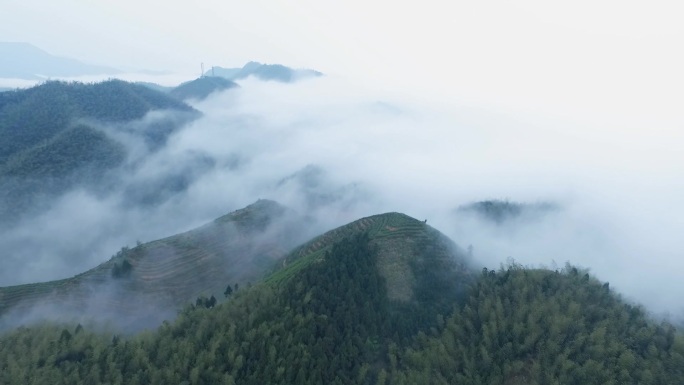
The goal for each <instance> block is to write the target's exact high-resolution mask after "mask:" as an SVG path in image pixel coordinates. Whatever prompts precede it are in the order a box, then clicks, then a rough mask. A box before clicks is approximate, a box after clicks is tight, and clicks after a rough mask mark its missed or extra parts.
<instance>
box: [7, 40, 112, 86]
mask: <svg viewBox="0 0 684 385" xmlns="http://www.w3.org/2000/svg"><path fill="white" fill-rule="evenodd" d="M119 72H120V71H119V70H116V69H114V68H111V67H105V66H98V65H92V64H86V63H83V62H80V61H78V60H74V59H70V58H65V57H60V56H54V55H51V54H49V53H47V52H45V51H43V50H41V49H40V48H38V47H35V46H33V45H31V44H28V43H11V42H0V78H15V79H28V80H36V79H45V78H50V77H71V76H83V75H102V74H116V73H119Z"/></svg>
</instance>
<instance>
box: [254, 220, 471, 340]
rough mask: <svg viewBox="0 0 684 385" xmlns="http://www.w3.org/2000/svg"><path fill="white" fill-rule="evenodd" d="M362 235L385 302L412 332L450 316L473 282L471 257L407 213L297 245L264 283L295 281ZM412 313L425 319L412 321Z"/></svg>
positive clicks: (360, 222)
mask: <svg viewBox="0 0 684 385" xmlns="http://www.w3.org/2000/svg"><path fill="white" fill-rule="evenodd" d="M359 234H367V235H368V237H369V242H370V245H371V247H374V248H376V249H377V255H376V257H377V268H378V271H379V274H380V275H381V276H382V278H383V279H384V280H385V283H386V289H387V297H388V299H389V300H390V301H391V302H392V304H393V307H392V308H393V309H394V310H396V311H397V312H399V313H403V315H402V317H407V318H406V321H407V322H406V323H407V324H411V325H412V326H411V327H414V328H415V327H417V326H426V325H429V324H431V323H432V322H434V321H435V319H436V318H435V317H436V315H437V314H440V313H441V314H446V313H448V312H449V311H450V309H451V307H452V306H453V304H454V302H455V299H456V298H457V297H458V296H459V295H460V294H462V293H463V292H464V291H465V290H466V288H467V285H468V284H469V283H470V281H471V279H472V276H473V274H472V270H471V267H470V266H469V263H470V261H468V256H467V255H466V253H465V252H464V251H463V250H462V249H460V248H459V247H458V246H457V245H456V244H454V243H453V242H452V241H451V240H450V239H449V238H447V237H446V236H444V235H443V234H441V233H440V232H439V231H437V230H435V229H433V228H432V227H430V226H428V225H427V224H425V223H424V222H422V221H419V220H416V219H414V218H411V217H409V216H407V215H405V214H400V213H388V214H381V215H375V216H371V217H366V218H362V219H359V220H357V221H355V222H352V223H350V224H348V225H346V226H342V227H339V228H337V229H335V230H332V231H329V232H327V233H325V234H323V235H321V236H319V237H316V238H314V239H313V240H311V241H309V242H307V243H306V244H304V245H302V246H299V247H298V248H297V249H295V250H294V251H293V252H291V253H290V254H288V256H287V257H286V258H285V259H284V260H283V261H282V265H281V266H282V267H283V268H282V269H281V270H279V271H277V272H275V273H274V274H273V275H271V276H270V277H268V278H267V279H266V282H267V283H269V284H278V283H280V282H282V281H287V280H288V279H291V278H292V277H293V276H296V274H297V273H298V272H299V271H300V270H303V269H305V268H307V267H308V266H310V265H312V264H316V263H318V262H320V261H321V260H322V259H324V258H325V255H326V253H328V252H329V251H330V250H331V248H332V246H333V245H334V244H336V243H338V242H340V241H342V240H343V239H345V238H349V237H354V236H358V235H359ZM411 314H413V315H420V317H421V319H420V320H418V319H410V318H411Z"/></svg>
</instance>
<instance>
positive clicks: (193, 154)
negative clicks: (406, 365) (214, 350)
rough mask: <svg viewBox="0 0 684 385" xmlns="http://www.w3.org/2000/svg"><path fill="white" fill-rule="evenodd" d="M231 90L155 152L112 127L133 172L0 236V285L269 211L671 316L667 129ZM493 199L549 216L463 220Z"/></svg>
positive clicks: (327, 80)
mask: <svg viewBox="0 0 684 385" xmlns="http://www.w3.org/2000/svg"><path fill="white" fill-rule="evenodd" d="M240 85H241V87H240V88H236V89H230V90H227V91H224V92H221V93H217V94H214V95H212V96H210V97H209V98H207V99H205V100H203V101H201V102H193V103H192V104H193V107H194V108H196V109H197V110H199V111H200V112H201V113H202V114H203V115H202V116H201V117H200V118H198V119H196V120H194V121H191V122H189V123H186V124H185V125H184V126H183V127H182V128H181V129H180V130H178V131H177V132H175V133H173V134H172V135H171V136H170V137H169V138H168V140H167V141H166V142H165V143H164V144H163V146H161V147H160V148H157V149H154V150H151V149H150V148H149V147H148V146H145V145H144V144H141V143H140V142H139V141H136V140H135V138H132V139H131V137H129V136H126V134H125V133H121V132H123V131H125V130H119V132H120V134H119V135H118V136H116V137H115V139H117V140H119V141H120V142H121V143H123V144H124V145H125V146H126V148H127V150H128V151H127V154H128V159H127V162H126V164H125V166H122V167H121V168H119V169H117V170H116V171H114V172H115V173H117V174H116V177H115V178H114V180H115V181H116V183H114V184H112V185H111V188H108V190H107V191H101V190H98V191H94V190H93V189H88V188H79V189H76V190H73V191H70V192H68V193H66V194H64V195H63V196H61V197H60V198H59V199H58V200H57V201H55V202H54V203H53V204H52V205H51V208H50V209H49V210H48V211H45V212H43V213H41V214H39V215H36V216H33V217H29V218H24V219H23V220H22V221H21V222H19V223H17V224H16V225H15V226H13V227H12V228H11V229H8V230H7V231H5V232H4V233H3V234H1V235H0V248H2V249H3V250H4V255H5V260H6V261H8V262H7V264H6V265H4V266H6V267H4V268H3V271H2V272H0V285H2V286H6V285H14V284H21V283H29V282H35V281H44V280H51V279H58V278H65V277H69V276H72V275H75V274H78V273H80V272H82V271H84V270H87V269H89V268H92V267H94V266H96V265H98V264H99V263H102V262H104V261H106V260H108V259H109V258H110V257H111V256H112V255H113V254H115V253H116V252H117V251H118V250H119V249H120V248H121V247H122V246H124V245H129V246H132V245H134V244H135V243H136V241H142V242H147V241H152V240H155V239H158V238H162V237H165V236H168V235H172V234H176V233H179V232H182V231H187V230H189V229H192V228H195V227H197V226H199V225H202V224H204V223H206V222H209V221H211V220H212V219H214V218H216V217H219V216H221V215H223V214H225V213H227V212H230V211H233V210H236V209H239V208H242V207H245V206H247V205H248V204H250V203H252V202H254V201H256V200H257V199H260V198H261V199H264V198H266V199H272V200H275V201H278V202H280V203H281V204H283V205H285V206H287V207H290V208H292V209H294V210H296V211H297V212H299V213H301V214H303V215H308V216H310V217H309V218H310V219H311V225H310V226H311V227H310V228H309V227H307V228H303V229H302V231H303V232H305V233H307V234H311V235H313V234H317V233H321V232H323V231H326V230H329V229H331V228H333V227H335V226H338V225H342V224H345V223H347V222H350V221H352V220H355V219H358V218H359V217H362V216H367V215H372V214H377V213H382V212H388V211H398V212H403V213H406V214H408V215H411V216H413V217H415V218H417V219H421V220H423V219H426V220H427V221H428V224H430V225H432V226H434V227H435V228H437V229H438V230H440V231H442V232H444V233H445V234H446V235H448V236H449V237H451V238H452V239H453V240H454V241H455V242H456V243H457V244H459V245H460V246H461V247H463V248H465V247H467V246H469V245H471V246H472V249H473V254H474V259H475V261H476V262H477V263H479V264H481V265H483V266H487V267H488V268H497V267H498V266H499V264H500V263H505V262H506V260H507V259H508V258H509V257H510V258H513V259H515V260H516V261H517V262H519V263H522V264H524V265H531V266H538V265H544V266H549V267H551V266H553V264H554V263H555V264H557V265H558V266H562V265H563V264H564V263H565V262H566V261H569V262H570V263H573V264H577V265H580V266H583V267H588V268H590V269H591V271H592V272H593V273H594V274H596V275H597V276H598V278H600V279H602V280H605V281H609V282H610V284H611V287H614V288H615V289H616V290H618V291H619V292H621V293H623V294H624V295H625V296H626V297H627V298H628V299H629V300H634V301H638V302H640V303H642V304H644V305H645V306H646V307H647V308H648V309H650V310H652V311H654V312H657V313H663V312H669V313H671V314H672V315H674V316H676V317H678V316H680V315H682V309H684V303H682V301H681V299H680V298H679V295H678V293H679V292H680V291H681V290H684V284H683V283H681V280H679V279H678V276H679V274H680V272H681V271H684V258H682V252H681V251H680V249H679V248H678V243H679V238H680V234H682V232H683V231H684V219H683V218H684V215H683V214H684V206H683V205H682V204H683V203H684V202H683V201H682V197H683V196H684V183H683V182H682V180H684V178H682V177H683V176H684V174H683V172H682V171H683V169H682V167H683V166H682V163H681V161H679V162H678V159H679V155H678V154H677V149H678V148H681V147H678V144H679V143H680V142H681V134H679V133H678V132H677V131H676V130H674V129H672V128H668V127H669V126H668V125H667V124H670V123H671V122H668V123H665V124H663V125H662V126H661V127H656V128H654V129H653V130H651V131H649V130H647V129H646V128H644V127H641V128H642V130H640V131H637V130H635V129H634V125H635V124H638V123H639V121H638V120H635V121H629V119H628V117H624V118H621V119H624V120H618V121H614V122H612V123H611V124H607V125H603V123H605V121H606V119H607V117H610V116H613V115H610V114H608V115H595V116H593V117H595V118H594V119H589V120H582V119H572V118H567V116H565V115H563V114H561V113H556V114H555V115H554V114H551V113H538V112H536V111H530V110H520V109H518V110H515V109H505V108H498V107H495V106H494V105H492V104H487V103H482V104H479V105H478V104H477V103H473V104H470V105H467V104H462V105H458V106H457V107H454V105H453V104H451V105H448V104H446V103H445V104H439V103H431V102H430V101H429V100H425V99H420V98H417V97H416V98H414V97H412V96H410V95H408V94H407V93H403V94H399V95H398V96H397V94H395V93H393V92H388V91H386V89H383V88H379V89H371V88H369V87H359V86H358V85H354V84H353V83H349V82H347V81H345V79H341V78H338V77H335V76H329V77H321V78H312V79H306V80H303V81H300V82H298V83H294V84H282V83H276V82H264V81H259V80H255V79H253V78H250V79H247V80H244V81H242V82H240ZM436 97H437V96H435V98H436ZM170 118H172V117H169V116H168V115H162V113H160V112H152V113H150V114H148V116H146V117H145V118H144V119H143V120H142V121H141V122H138V123H133V124H130V125H131V127H134V126H136V124H137V125H138V126H137V127H143V126H146V125H147V124H148V122H149V121H152V120H155V119H170ZM623 123H624V124H623ZM102 129H103V130H104V131H105V132H108V133H109V134H110V135H111V132H112V130H107V129H106V128H105V127H103V128H102ZM679 160H681V159H679ZM487 199H501V200H510V201H513V202H523V203H535V202H552V203H554V204H555V205H557V207H558V208H557V209H556V210H553V211H550V212H548V213H544V214H543V215H535V216H524V215H523V216H521V217H519V218H515V219H513V220H510V221H505V222H502V223H493V222H491V221H488V220H487V219H486V218H483V217H481V216H478V215H475V214H472V213H470V214H469V213H464V212H462V211H458V210H456V209H457V208H458V207H459V206H461V205H465V204H468V203H471V202H475V201H481V200H487Z"/></svg>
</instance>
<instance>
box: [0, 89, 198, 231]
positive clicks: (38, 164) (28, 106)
mask: <svg viewBox="0 0 684 385" xmlns="http://www.w3.org/2000/svg"><path fill="white" fill-rule="evenodd" d="M156 110H164V111H173V112H174V113H175V115H174V116H173V117H171V116H169V117H162V118H160V119H157V120H153V121H150V122H149V123H145V124H137V125H127V124H128V123H130V122H134V121H138V120H141V119H142V118H143V117H145V116H146V115H147V114H148V113H149V112H151V111H156ZM197 115H198V112H197V111H195V110H193V109H192V108H191V107H190V106H188V105H186V104H184V103H182V102H180V101H178V100H176V99H174V98H172V97H170V96H168V95H165V94H162V93H160V92H156V91H153V90H150V89H149V88H146V87H143V86H140V85H135V84H131V83H127V82H123V81H119V80H109V81H106V82H101V83H95V84H84V83H75V82H74V83H66V82H58V81H52V82H46V83H44V84H41V85H39V86H36V87H32V88H29V89H25V90H16V91H7V92H2V93H0V137H2V138H3V140H2V141H0V179H1V180H3V183H2V185H0V197H3V198H4V199H2V200H0V218H2V220H0V221H4V220H8V219H14V218H16V217H17V216H19V215H23V214H26V213H28V212H29V211H30V210H33V211H40V207H39V204H38V203H39V202H48V201H49V198H50V197H55V196H57V195H59V194H60V193H62V192H64V191H66V190H67V189H69V188H73V187H75V186H81V185H91V186H94V185H100V184H102V183H103V182H104V181H106V180H107V178H108V174H107V172H108V171H110V170H113V169H115V168H116V167H118V166H120V165H121V164H122V163H123V161H124V160H125V158H126V156H127V154H126V149H125V147H124V145H123V144H122V143H121V142H120V141H118V140H117V139H115V137H116V136H117V135H119V136H121V135H127V136H129V137H131V138H135V140H138V141H141V142H143V143H145V144H146V146H147V147H148V148H149V149H150V150H154V149H156V148H158V147H160V146H161V145H162V144H163V143H164V142H165V140H166V138H167V137H168V136H169V135H170V134H171V133H172V132H173V131H175V130H176V129H178V128H179V127H180V126H181V125H182V124H184V123H185V122H187V121H189V120H191V119H194V118H195V117H196V116H197Z"/></svg>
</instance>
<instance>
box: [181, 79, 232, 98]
mask: <svg viewBox="0 0 684 385" xmlns="http://www.w3.org/2000/svg"><path fill="white" fill-rule="evenodd" d="M235 87H238V85H237V84H235V83H234V82H232V81H230V80H228V79H225V78H222V77H218V76H203V77H201V78H199V79H195V80H192V81H189V82H185V83H183V84H181V85H179V86H178V87H176V88H174V89H172V90H171V91H170V92H169V95H171V96H173V97H175V98H177V99H179V100H188V99H197V100H202V99H205V98H206V97H207V96H209V95H211V94H212V93H214V92H218V91H223V90H227V89H230V88H235Z"/></svg>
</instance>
